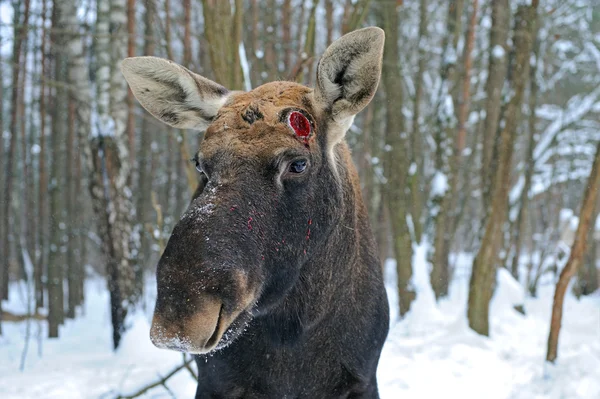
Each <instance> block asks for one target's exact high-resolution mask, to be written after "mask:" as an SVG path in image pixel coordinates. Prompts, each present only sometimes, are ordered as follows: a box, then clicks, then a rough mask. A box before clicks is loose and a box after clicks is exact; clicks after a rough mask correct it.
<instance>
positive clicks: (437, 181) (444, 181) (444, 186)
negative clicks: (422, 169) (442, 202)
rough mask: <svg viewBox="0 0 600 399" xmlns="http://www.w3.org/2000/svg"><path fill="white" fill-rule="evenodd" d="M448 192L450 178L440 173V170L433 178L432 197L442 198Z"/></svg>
mask: <svg viewBox="0 0 600 399" xmlns="http://www.w3.org/2000/svg"><path fill="white" fill-rule="evenodd" d="M447 190H448V177H447V176H446V175H445V174H444V173H442V172H440V171H439V170H438V171H437V172H435V175H434V176H433V180H432V181H431V196H432V197H437V196H439V197H441V196H443V195H444V194H445V193H446V191H447Z"/></svg>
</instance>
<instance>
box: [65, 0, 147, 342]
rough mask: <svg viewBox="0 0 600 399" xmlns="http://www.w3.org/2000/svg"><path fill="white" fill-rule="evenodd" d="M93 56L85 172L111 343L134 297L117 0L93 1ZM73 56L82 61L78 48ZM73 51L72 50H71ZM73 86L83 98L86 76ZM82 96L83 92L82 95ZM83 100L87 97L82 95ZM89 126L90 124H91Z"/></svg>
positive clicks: (122, 28) (121, 14) (121, 16)
mask: <svg viewBox="0 0 600 399" xmlns="http://www.w3.org/2000/svg"><path fill="white" fill-rule="evenodd" d="M97 5H98V11H97V25H96V27H97V29H96V31H97V42H96V53H97V56H98V64H97V65H98V69H97V71H96V81H97V94H96V98H97V99H98V100H97V112H98V131H97V137H93V138H92V140H91V141H89V145H90V147H89V148H88V149H86V164H87V167H88V172H89V173H90V179H89V180H90V193H91V196H92V204H93V208H94V213H95V214H96V218H97V220H98V231H99V236H100V239H101V240H102V249H103V253H104V256H105V260H106V271H107V279H108V289H109V291H110V305H111V319H112V325H113V346H114V348H115V349H116V348H117V347H118V346H119V343H120V340H121V336H122V334H123V332H124V331H125V328H126V325H125V318H126V316H127V312H128V310H129V309H130V307H131V306H132V305H133V304H134V303H135V302H136V301H137V297H136V292H135V268H134V265H135V262H134V255H135V256H137V242H136V241H135V239H134V237H133V236H132V227H131V226H132V223H131V219H132V212H133V206H132V204H131V201H132V199H131V191H130V189H129V187H128V186H127V184H128V182H129V174H130V171H131V168H130V164H129V154H128V145H127V137H126V134H125V133H126V125H127V108H126V107H123V104H126V100H127V86H126V83H125V80H124V78H123V77H122V76H121V74H120V72H119V70H118V64H119V63H120V62H121V60H122V59H123V58H125V56H126V54H127V36H126V35H125V32H126V26H127V16H126V12H125V7H124V4H123V3H122V2H119V1H118V0H112V1H110V0H100V1H98V3H97ZM72 20H73V21H76V19H75V18H73V19H72ZM72 51H73V52H74V53H75V52H79V42H78V43H77V44H76V43H75V42H73V46H72ZM79 54H81V55H80V56H79V59H80V60H81V61H85V60H84V59H83V58H82V57H83V55H82V54H83V52H82V51H81V52H79ZM74 55H75V54H74ZM81 61H80V63H78V64H77V65H74V66H73V67H72V68H71V71H70V73H71V75H72V76H73V79H76V76H77V75H80V74H82V73H85V72H86V68H85V62H81ZM80 81H81V82H80V83H79V84H80V85H81V87H80V88H77V89H76V90H75V91H76V93H77V95H80V96H82V97H79V98H78V100H79V101H80V103H84V102H85V101H86V100H87V98H89V97H88V96H89V88H86V87H84V83H83V82H84V81H85V82H87V80H86V79H80ZM86 97H87V98H86ZM88 104H89V101H88ZM79 109H80V111H79V112H78V119H79V126H80V131H79V133H80V135H81V137H84V135H85V137H86V138H87V134H86V133H85V132H84V129H86V128H89V127H90V123H89V122H90V113H89V108H87V107H79ZM92 128H94V127H93V126H92Z"/></svg>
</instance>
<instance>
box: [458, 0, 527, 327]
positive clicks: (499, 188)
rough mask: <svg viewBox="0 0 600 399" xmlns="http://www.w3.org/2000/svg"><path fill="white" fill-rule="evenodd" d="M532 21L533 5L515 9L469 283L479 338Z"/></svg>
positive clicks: (498, 242)
mask: <svg viewBox="0 0 600 399" xmlns="http://www.w3.org/2000/svg"><path fill="white" fill-rule="evenodd" d="M534 4H535V3H534ZM536 19H537V4H535V5H532V6H519V7H518V9H517V13H516V15H515V29H514V34H513V44H514V63H513V65H512V71H511V75H510V76H511V82H510V83H511V87H512V89H513V90H512V91H513V93H514V94H513V96H512V97H511V99H510V101H509V103H508V104H507V106H506V110H505V113H504V128H503V129H502V130H501V131H500V137H499V146H498V154H499V158H498V165H497V168H496V176H495V182H494V194H493V197H492V205H491V211H490V217H489V218H488V220H487V223H486V227H485V233H484V236H483V240H482V242H481V246H480V248H479V251H478V252H477V255H476V257H475V259H474V261H473V268H472V273H471V280H470V283H469V302H468V310H467V316H468V319H469V327H471V328H472V329H473V330H475V332H477V333H479V334H482V335H489V304H490V300H491V299H492V293H493V285H494V280H495V276H496V264H497V262H498V252H499V250H500V247H501V244H502V237H503V230H504V229H503V225H504V223H505V222H506V218H507V209H508V192H509V189H510V176H511V165H512V155H513V150H514V142H515V137H516V133H517V123H518V121H519V120H520V115H521V106H522V104H523V94H524V91H525V86H526V84H527V77H528V72H529V60H530V57H531V49H532V42H533V29H534V27H535V24H536Z"/></svg>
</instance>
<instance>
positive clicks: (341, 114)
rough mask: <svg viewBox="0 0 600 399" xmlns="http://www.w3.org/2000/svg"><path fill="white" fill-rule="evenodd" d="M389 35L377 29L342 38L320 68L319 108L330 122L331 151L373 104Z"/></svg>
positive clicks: (318, 72)
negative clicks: (386, 36)
mask: <svg viewBox="0 0 600 399" xmlns="http://www.w3.org/2000/svg"><path fill="white" fill-rule="evenodd" d="M384 41H385V34H384V32H383V30H381V29H380V28H376V27H371V28H364V29H360V30H357V31H354V32H351V33H348V34H346V35H344V36H342V37H341V38H340V39H338V40H336V41H335V42H333V43H332V44H331V45H330V46H329V47H328V48H327V50H326V51H325V53H324V54H323V56H322V57H321V60H320V61H319V65H318V67H317V83H316V87H315V94H314V96H315V105H316V107H317V108H318V109H319V110H320V112H321V113H322V114H323V115H324V116H325V117H326V118H327V119H328V123H329V129H328V132H327V143H328V147H329V148H330V149H332V148H333V147H334V146H335V145H336V144H337V143H339V142H340V141H341V140H343V138H344V136H345V135H346V132H347V131H348V129H349V128H350V126H351V125H352V122H353V121H354V116H355V115H356V114H357V113H358V112H360V111H361V110H362V109H363V108H364V107H366V106H367V104H369V102H371V99H372V98H373V96H374V95H375V91H376V90H377V86H378V84H379V78H380V76H381V61H382V57H383V44H384Z"/></svg>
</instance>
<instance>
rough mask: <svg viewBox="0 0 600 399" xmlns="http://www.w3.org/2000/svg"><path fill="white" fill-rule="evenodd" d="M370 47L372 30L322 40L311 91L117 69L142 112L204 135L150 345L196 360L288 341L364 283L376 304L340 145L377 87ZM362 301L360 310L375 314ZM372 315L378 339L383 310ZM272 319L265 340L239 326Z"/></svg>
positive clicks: (163, 274) (354, 187)
mask: <svg viewBox="0 0 600 399" xmlns="http://www.w3.org/2000/svg"><path fill="white" fill-rule="evenodd" d="M383 43H384V34H383V31H382V30H381V29H379V28H366V29H362V30H358V31H355V32H352V33H349V34H347V35H345V36H343V37H342V38H340V39H338V40H337V41H335V42H334V43H333V44H332V45H331V46H330V47H329V48H328V49H327V50H326V52H325V54H324V55H323V56H322V58H321V60H320V62H319V64H318V67H317V76H316V86H315V88H314V89H313V88H308V87H306V86H303V85H300V84H297V83H293V82H285V81H276V82H271V83H267V84H264V85H262V86H260V87H258V88H255V89H254V90H251V91H249V92H242V91H230V90H228V89H226V88H225V87H223V86H221V85H220V84H218V83H215V82H213V81H211V80H209V79H207V78H204V77H202V76H200V75H197V74H195V73H193V72H191V71H189V70H188V69H186V68H184V67H182V66H180V65H177V64H176V63H174V62H172V61H167V60H164V59H160V58H155V57H133V58H127V59H125V60H124V61H123V62H122V67H121V68H122V71H123V74H124V75H125V78H126V79H127V81H128V83H129V85H130V87H131V89H132V91H133V94H134V95H135V97H136V98H137V99H138V100H139V102H140V103H141V104H142V106H143V107H144V108H145V109H146V110H148V111H149V112H150V113H151V114H152V115H153V116H155V117H156V118H157V119H159V120H161V121H162V122H164V123H166V124H167V125H170V126H173V127H176V128H181V129H193V130H199V131H204V130H205V135H204V139H203V141H202V143H201V145H200V149H199V151H198V152H197V154H196V155H195V157H194V160H195V162H196V166H197V169H198V171H199V180H200V183H199V186H198V189H197V190H196V192H195V194H194V196H193V199H192V201H191V203H190V205H189V207H188V209H187V210H186V211H185V213H184V214H183V216H182V217H181V220H180V221H179V222H178V223H177V225H176V226H175V228H174V230H173V233H172V235H171V237H170V239H169V242H168V244H167V246H166V249H165V251H164V253H163V255H162V257H161V259H160V261H159V264H158V269H157V282H158V295H157V300H156V309H155V312H154V318H153V321H152V328H151V339H152V342H153V343H154V344H155V345H156V346H158V347H161V348H169V349H174V350H178V351H185V352H191V353H196V354H201V353H207V352H211V351H215V350H216V349H220V348H225V347H226V346H227V345H230V344H231V343H232V342H234V340H236V338H239V336H240V335H243V334H244V331H245V330H247V331H246V332H247V333H249V334H253V335H254V336H256V335H261V334H264V335H265V336H269V337H270V338H275V340H276V341H286V340H292V341H293V340H294V339H297V338H298V337H300V336H301V335H302V334H303V333H304V332H306V331H308V330H309V329H310V328H312V327H313V326H314V325H316V324H318V323H319V322H320V321H322V320H323V318H324V317H326V315H327V314H328V309H330V308H331V306H338V305H336V304H335V302H336V300H343V298H341V297H340V296H339V295H341V294H340V293H342V292H346V291H348V292H350V293H354V294H356V295H359V296H360V295H363V294H364V293H363V291H367V290H368V289H371V288H368V287H374V288H373V289H376V290H377V293H376V295H372V297H374V298H377V300H378V301H379V300H380V299H381V298H384V300H385V292H383V285H382V284H381V276H380V274H381V271H380V270H379V262H378V261H377V258H376V255H375V253H376V251H375V250H374V243H373V239H372V234H371V232H370V229H369V226H368V222H367V217H366V211H365V209H364V206H363V204H362V200H361V198H360V197H361V194H360V188H359V184H358V179H357V174H356V171H355V170H354V167H353V165H352V161H351V158H350V155H349V151H348V148H347V145H346V143H345V141H344V136H345V134H346V132H347V130H348V129H349V127H350V125H351V124H352V122H353V119H354V116H355V115H356V114H357V113H358V112H359V111H360V110H362V109H363V108H364V107H365V106H366V105H367V104H368V103H369V102H370V101H371V99H372V97H373V96H374V93H375V91H376V89H377V86H378V83H379V77H380V72H381V60H382V52H383ZM364 287H367V288H365V289H363V288H364ZM382 292H383V295H382ZM364 301H365V305H364V306H365V309H364V312H365V313H366V312H369V311H370V310H372V309H373V308H375V307H376V305H377V306H379V305H381V303H380V302H379V303H378V304H376V305H373V306H371V305H369V304H368V303H367V302H368V300H366V299H365V300H364ZM380 308H381V309H382V310H381V313H382V314H385V319H386V321H385V326H384V327H385V328H384V327H382V328H384V329H385V333H387V303H385V304H383V305H381V306H380ZM279 316H281V317H279ZM274 317H275V318H276V317H279V319H277V320H278V323H275V324H276V325H274V326H273V329H272V330H273V331H254V332H252V331H251V330H252V328H253V327H252V326H253V325H254V324H253V322H251V321H252V320H260V319H261V318H262V319H264V320H267V319H269V318H271V319H273V318H274ZM361 317H363V316H362V315H358V316H357V318H358V319H360V318H361ZM365 317H366V316H365ZM249 323H250V324H249ZM259 324H260V323H259ZM384 337H385V334H384ZM377 345H378V348H376V352H377V357H378V356H379V351H380V349H381V345H382V342H379V343H378V344H377Z"/></svg>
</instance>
